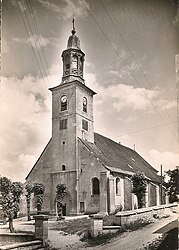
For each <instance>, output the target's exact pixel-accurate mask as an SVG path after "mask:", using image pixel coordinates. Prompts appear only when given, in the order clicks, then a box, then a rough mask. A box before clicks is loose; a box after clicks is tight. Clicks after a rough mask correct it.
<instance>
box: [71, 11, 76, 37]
mask: <svg viewBox="0 0 179 250" xmlns="http://www.w3.org/2000/svg"><path fill="white" fill-rule="evenodd" d="M72 23H73V29H72V34H73V35H74V34H75V33H76V31H75V19H74V14H73V19H72Z"/></svg>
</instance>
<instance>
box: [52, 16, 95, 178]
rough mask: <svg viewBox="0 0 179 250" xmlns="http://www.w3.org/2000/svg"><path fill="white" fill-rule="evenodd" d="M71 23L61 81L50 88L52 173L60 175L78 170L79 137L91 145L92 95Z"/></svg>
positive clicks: (64, 53)
mask: <svg viewBox="0 0 179 250" xmlns="http://www.w3.org/2000/svg"><path fill="white" fill-rule="evenodd" d="M72 22H73V29H72V31H71V33H72V34H71V35H70V37H69V39H68V43H67V49H65V50H64V51H63V52H62V61H63V75H62V81H61V83H60V84H59V85H58V86H56V87H53V88H51V89H50V90H51V91H52V148H53V150H52V151H53V171H63V172H64V171H65V172H67V171H72V170H74V169H77V167H78V140H79V138H80V139H83V140H87V141H89V142H91V143H94V124H93V95H95V94H96V93H95V92H94V91H93V90H91V89H90V88H88V87H87V86H86V85H85V81H84V78H83V69H84V56H85V54H84V53H83V51H82V50H81V47H80V39H79V38H78V37H77V36H76V31H75V27H74V19H73V21H72ZM62 166H63V167H62ZM64 166H65V167H64ZM62 169H65V170H62ZM65 172H64V173H65Z"/></svg>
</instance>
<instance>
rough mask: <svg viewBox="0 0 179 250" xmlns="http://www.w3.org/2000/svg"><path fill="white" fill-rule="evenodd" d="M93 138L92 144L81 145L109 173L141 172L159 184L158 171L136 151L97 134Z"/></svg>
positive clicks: (86, 142)
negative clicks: (94, 156) (97, 159)
mask: <svg viewBox="0 0 179 250" xmlns="http://www.w3.org/2000/svg"><path fill="white" fill-rule="evenodd" d="M94 138H95V139H94V141H95V143H94V144H93V143H90V142H88V141H84V140H83V143H84V144H85V145H86V146H87V147H88V148H89V149H90V150H91V151H92V152H93V153H94V154H95V155H96V157H98V158H99V160H100V161H101V162H102V163H103V164H104V165H105V166H106V167H109V169H110V171H113V172H121V173H126V174H127V173H137V172H142V173H144V174H145V175H146V177H147V178H148V179H151V180H152V181H155V182H160V180H161V177H160V176H159V175H157V172H158V171H157V170H156V169H155V168H153V167H152V166H151V165H150V164H149V163H148V162H147V161H146V160H144V159H143V158H142V157H141V156H140V155H139V154H138V153H137V152H136V151H134V150H132V149H130V148H128V147H125V146H123V145H121V144H119V143H117V142H114V141H112V140H111V139H109V138H106V137H104V136H102V135H100V134H97V133H95V137H94ZM117 170H119V171H117ZM129 175H130V174H129Z"/></svg>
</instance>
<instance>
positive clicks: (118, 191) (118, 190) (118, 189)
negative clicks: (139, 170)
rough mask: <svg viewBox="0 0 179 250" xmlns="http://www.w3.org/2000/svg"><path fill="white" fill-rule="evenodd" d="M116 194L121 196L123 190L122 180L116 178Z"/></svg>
mask: <svg viewBox="0 0 179 250" xmlns="http://www.w3.org/2000/svg"><path fill="white" fill-rule="evenodd" d="M116 194H117V195H120V194H121V189H120V179H119V178H116Z"/></svg>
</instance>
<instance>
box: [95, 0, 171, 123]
mask: <svg viewBox="0 0 179 250" xmlns="http://www.w3.org/2000/svg"><path fill="white" fill-rule="evenodd" d="M99 1H100V3H101V5H102V7H103V9H104V10H105V12H106V13H107V15H108V17H109V19H110V20H111V22H112V23H113V25H114V26H115V28H116V30H117V32H118V34H119V35H120V37H121V39H122V41H123V42H124V44H125V46H126V48H127V49H128V51H129V53H130V54H131V56H132V58H133V59H134V62H135V64H136V65H137V67H138V69H139V70H140V72H141V73H142V74H143V76H144V78H145V80H146V81H147V83H148V85H149V86H150V88H151V89H152V90H154V89H153V87H152V85H151V83H150V81H149V79H148V78H147V76H146V74H145V72H144V71H143V69H142V67H141V66H140V64H138V62H137V60H136V58H135V56H134V54H133V53H132V51H131V49H130V47H129V46H128V44H127V42H126V40H125V39H124V37H123V35H122V34H121V32H120V30H119V29H118V27H117V25H116V24H115V22H114V20H113V18H112V17H111V15H110V14H109V11H108V10H107V9H106V7H105V5H104V4H103V3H102V1H101V0H99ZM164 110H165V112H166V113H167V115H168V117H169V119H170V120H171V117H170V115H169V113H168V111H167V109H166V108H164Z"/></svg>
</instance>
